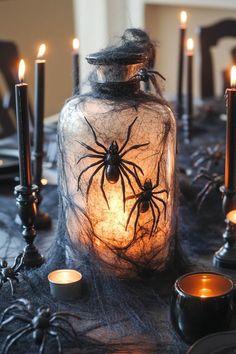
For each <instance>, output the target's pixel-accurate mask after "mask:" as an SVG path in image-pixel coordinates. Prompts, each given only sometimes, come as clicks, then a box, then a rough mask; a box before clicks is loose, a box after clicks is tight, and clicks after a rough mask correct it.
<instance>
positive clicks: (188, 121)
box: [182, 113, 192, 144]
mask: <svg viewBox="0 0 236 354" xmlns="http://www.w3.org/2000/svg"><path fill="white" fill-rule="evenodd" d="M182 122H183V125H182V129H183V138H184V143H185V144H190V142H191V139H192V115H189V114H188V113H185V114H183V115H182Z"/></svg>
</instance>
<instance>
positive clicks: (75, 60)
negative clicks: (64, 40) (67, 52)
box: [72, 38, 80, 95]
mask: <svg viewBox="0 0 236 354" xmlns="http://www.w3.org/2000/svg"><path fill="white" fill-rule="evenodd" d="M72 66H73V94H74V95H75V94H79V93H80V87H79V86H80V82H79V40H78V38H74V39H73V53H72Z"/></svg>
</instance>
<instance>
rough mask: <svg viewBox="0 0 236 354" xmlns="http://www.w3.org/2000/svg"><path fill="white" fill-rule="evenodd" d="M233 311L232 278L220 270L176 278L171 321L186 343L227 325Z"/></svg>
mask: <svg viewBox="0 0 236 354" xmlns="http://www.w3.org/2000/svg"><path fill="white" fill-rule="evenodd" d="M232 313H233V282H232V280H231V279H230V278H228V277H226V276H224V275H221V274H218V273H210V272H203V273H190V274H186V275H184V276H182V277H180V278H179V279H177V280H176V282H175V285H174V293H173V297H172V304H171V317H172V323H173V325H174V327H175V329H176V331H177V333H178V334H179V335H180V336H181V338H182V339H183V340H184V341H185V342H187V343H193V342H194V341H196V340H197V339H199V338H201V337H203V336H205V335H207V334H210V333H214V332H217V331H223V330H226V329H228V327H229V325H230V321H231V318H232Z"/></svg>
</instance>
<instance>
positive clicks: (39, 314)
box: [0, 299, 80, 354]
mask: <svg viewBox="0 0 236 354" xmlns="http://www.w3.org/2000/svg"><path fill="white" fill-rule="evenodd" d="M67 317H74V318H76V319H78V320H79V319H80V318H79V317H78V316H77V315H74V314H71V313H69V312H54V313H52V312H51V310H50V308H49V307H47V306H41V307H39V308H38V309H37V310H36V311H35V312H34V311H33V309H32V306H31V304H30V302H29V301H28V300H26V299H18V300H16V301H15V302H14V303H13V304H12V305H11V306H9V307H8V308H6V309H5V310H4V311H3V314H2V318H1V321H0V328H1V329H2V327H3V326H5V325H7V324H9V323H10V322H13V321H15V320H18V321H19V322H22V323H23V324H24V326H23V327H21V328H19V327H18V329H17V330H16V331H15V332H13V333H11V334H9V335H8V336H7V338H6V339H5V342H4V344H3V348H2V354H7V353H8V352H9V350H10V348H11V347H12V346H13V344H15V343H16V342H18V340H20V338H22V337H24V336H27V335H28V334H30V333H32V336H33V340H34V342H35V344H37V345H39V346H40V347H39V353H40V354H43V352H44V349H45V343H46V338H47V337H48V336H51V337H54V338H55V339H56V341H57V348H58V353H60V354H61V353H62V346H61V340H60V335H63V336H64V337H65V338H66V339H67V340H70V341H72V342H74V343H77V342H78V340H77V334H76V332H75V330H74V327H73V326H72V324H71V323H70V322H69V321H68V320H67Z"/></svg>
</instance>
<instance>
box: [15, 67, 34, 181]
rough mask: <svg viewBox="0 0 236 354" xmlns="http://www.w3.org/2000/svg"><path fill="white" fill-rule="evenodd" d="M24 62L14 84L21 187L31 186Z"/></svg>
mask: <svg viewBox="0 0 236 354" xmlns="http://www.w3.org/2000/svg"><path fill="white" fill-rule="evenodd" d="M24 72H25V62H24V60H21V61H20V65H19V80H20V83H19V84H17V85H16V86H15V96H16V118H17V132H18V148H19V172H20V184H21V186H23V187H29V186H31V182H32V181H31V180H32V176H31V157H30V138H29V117H28V96H27V88H28V85H27V84H26V83H24V82H23V81H24Z"/></svg>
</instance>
